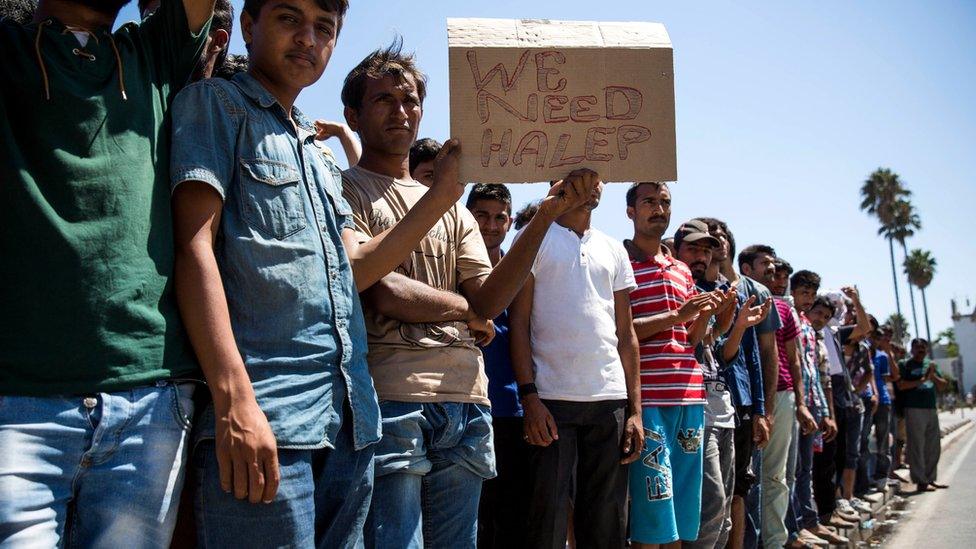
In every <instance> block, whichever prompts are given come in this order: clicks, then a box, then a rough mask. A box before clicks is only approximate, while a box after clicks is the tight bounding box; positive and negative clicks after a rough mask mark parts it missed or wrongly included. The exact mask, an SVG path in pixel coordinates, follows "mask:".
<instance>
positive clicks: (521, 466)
mask: <svg viewBox="0 0 976 549" xmlns="http://www.w3.org/2000/svg"><path fill="white" fill-rule="evenodd" d="M491 426H492V429H493V431H494V437H495V439H494V442H495V467H496V469H497V470H498V476H497V477H495V478H493V479H489V480H486V481H485V482H484V484H482V485H481V503H480V505H479V507H478V548H479V549H521V548H522V547H526V544H525V526H526V517H527V515H528V512H529V494H530V493H531V492H532V471H531V468H530V466H529V451H530V447H529V443H528V442H526V441H525V439H523V438H522V437H523V436H524V435H523V429H522V418H520V417H493V418H492V419H491Z"/></svg>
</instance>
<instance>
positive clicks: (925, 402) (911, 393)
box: [898, 358, 942, 409]
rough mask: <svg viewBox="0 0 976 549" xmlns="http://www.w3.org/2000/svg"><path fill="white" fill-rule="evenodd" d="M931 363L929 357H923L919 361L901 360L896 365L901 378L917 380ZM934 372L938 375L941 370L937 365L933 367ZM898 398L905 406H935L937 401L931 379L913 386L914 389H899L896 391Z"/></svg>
mask: <svg viewBox="0 0 976 549" xmlns="http://www.w3.org/2000/svg"><path fill="white" fill-rule="evenodd" d="M931 364H932V363H931V362H929V359H927V358H926V359H924V360H922V361H921V362H918V361H915V360H912V359H910V358H909V359H906V360H903V361H902V362H901V364H900V365H899V366H898V369H899V372H900V374H901V378H902V379H904V380H905V381H918V380H920V379H922V378H923V377H925V372H927V371H928V370H929V366H930V365H931ZM935 373H936V374H938V375H939V376H940V377H941V376H942V372H940V371H939V367H938V366H936V367H935ZM898 398H899V399H901V401H902V403H901V405H902V406H904V407H905V408H931V409H934V408H935V407H936V403H937V401H938V398H937V395H936V391H935V383H934V382H932V381H926V382H924V383H922V384H921V385H919V386H918V387H915V388H914V389H908V390H907V391H901V392H899V393H898Z"/></svg>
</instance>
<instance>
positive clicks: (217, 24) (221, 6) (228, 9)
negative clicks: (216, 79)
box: [210, 0, 234, 72]
mask: <svg viewBox="0 0 976 549" xmlns="http://www.w3.org/2000/svg"><path fill="white" fill-rule="evenodd" d="M215 30H223V31H226V32H227V38H230V37H231V35H232V34H233V32H234V6H233V5H231V3H230V0H217V1H216V2H215V3H214V12H213V19H212V20H211V21H210V32H211V33H213V31H215ZM229 49H230V40H228V41H227V45H226V46H225V47H224V49H222V50H220V53H218V54H217V59H216V60H215V61H214V67H219V66H221V65H223V64H224V61H225V60H226V59H227V50H229ZM214 72H216V69H214Z"/></svg>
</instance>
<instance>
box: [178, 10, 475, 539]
mask: <svg viewBox="0 0 976 549" xmlns="http://www.w3.org/2000/svg"><path fill="white" fill-rule="evenodd" d="M346 8H347V2H346V1H345V0H284V1H281V2H266V1H262V0H253V1H252V0H249V1H247V2H245V4H244V13H243V14H242V16H241V26H242V31H243V34H244V40H245V42H246V43H247V44H248V49H249V54H250V66H249V69H248V72H247V73H242V74H237V75H235V76H234V77H233V78H232V79H231V80H224V79H216V78H215V79H209V80H205V81H202V82H199V83H197V84H195V85H193V86H190V87H188V88H187V89H186V90H184V92H183V93H181V94H180V95H179V97H178V98H177V100H176V103H175V105H174V128H173V143H174V150H173V159H172V170H171V171H172V184H173V209H174V215H175V220H176V223H175V226H176V250H177V251H176V254H177V255H176V261H177V262H176V277H177V280H176V284H177V295H178V298H179V303H180V309H181V312H182V313H183V317H184V319H185V320H186V325H187V330H188V332H189V334H190V338H191V341H192V343H193V346H194V349H195V350H196V353H197V356H198V357H199V360H200V363H201V366H202V367H203V370H204V373H205V375H206V377H207V381H208V383H209V385H210V390H211V394H212V396H213V404H212V406H210V407H208V410H207V413H206V415H205V416H204V418H203V420H202V421H201V425H200V432H199V433H198V437H197V439H198V440H197V444H198V447H197V448H196V454H195V458H194V459H195V467H196V468H197V471H196V472H197V478H198V479H199V486H198V487H197V491H198V493H197V496H196V513H197V517H198V537H199V541H200V544H201V545H206V546H216V547H225V546H226V547H232V546H237V545H244V544H249V543H253V542H254V541H255V540H260V541H261V543H263V544H265V545H269V546H310V545H313V544H314V545H317V546H320V547H337V546H342V547H346V546H354V545H356V544H358V543H361V541H362V525H363V522H364V520H365V518H366V512H367V509H368V506H369V500H370V496H371V492H372V484H373V467H372V463H373V459H372V458H373V448H374V446H373V443H375V442H376V441H377V440H379V408H378V405H377V400H376V393H375V391H374V389H373V385H372V383H371V380H370V377H369V373H368V371H367V367H366V330H365V326H364V323H363V316H362V309H361V307H360V304H359V299H358V294H357V291H358V290H362V289H365V288H367V287H369V286H370V285H371V284H373V283H374V282H375V281H377V280H379V279H380V278H381V277H382V276H383V275H384V274H386V273H388V272H389V271H390V270H392V268H393V267H394V266H395V265H396V264H398V263H399V262H401V261H403V260H404V259H405V258H406V256H407V255H408V253H409V250H411V249H412V248H413V246H414V244H415V243H416V242H417V240H418V239H419V238H420V237H421V236H422V235H423V234H425V233H426V232H427V230H428V229H429V228H430V227H431V225H433V223H434V222H435V221H436V220H437V219H438V218H440V216H441V214H442V213H443V212H444V211H445V210H447V209H448V208H449V207H450V206H452V205H453V204H454V203H455V202H456V201H457V199H458V198H459V197H460V195H461V192H462V190H463V189H462V187H461V186H460V185H458V182H457V149H456V148H455V147H454V146H453V144H451V143H449V144H448V146H446V147H445V149H444V151H442V154H441V157H440V158H439V159H438V167H437V171H438V173H437V178H436V180H435V183H434V185H433V187H432V189H431V192H429V193H428V194H427V195H426V196H425V197H424V198H423V200H422V201H421V203H418V205H417V207H416V208H414V209H413V210H412V211H411V212H410V215H408V216H406V217H405V218H404V219H403V220H402V221H401V222H400V223H399V224H397V225H396V226H395V227H391V228H390V230H388V231H386V232H384V233H382V234H378V235H375V238H373V239H372V240H370V241H368V242H362V243H360V242H358V241H357V240H356V239H355V238H354V237H353V231H352V216H351V214H352V212H351V211H350V209H349V205H348V204H347V203H346V201H345V200H344V199H343V198H342V194H341V183H340V175H339V169H338V168H337V167H336V166H335V165H334V164H333V163H332V162H331V160H330V159H329V158H328V157H326V156H325V155H323V154H322V151H321V148H320V145H319V144H318V143H316V141H315V133H316V132H315V129H314V128H313V127H312V126H311V124H310V123H309V121H308V120H307V119H306V118H305V117H304V116H303V115H302V113H301V112H300V111H299V110H298V109H297V108H295V107H294V102H295V99H296V98H297V96H298V94H299V93H300V92H301V90H302V89H303V88H305V87H307V86H309V85H311V84H313V83H314V82H315V81H316V80H318V78H319V77H320V76H321V74H322V71H323V70H324V69H325V66H326V64H327V63H328V61H329V58H330V56H331V54H332V51H333V48H334V47H335V44H336V38H337V36H338V35H339V31H340V28H341V25H342V18H343V15H344V14H345V11H346Z"/></svg>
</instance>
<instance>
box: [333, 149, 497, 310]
mask: <svg viewBox="0 0 976 549" xmlns="http://www.w3.org/2000/svg"><path fill="white" fill-rule="evenodd" d="M460 152H461V147H460V145H459V144H458V142H457V141H456V140H454V139H448V140H447V142H446V143H444V146H443V147H441V150H440V152H439V153H438V154H437V158H435V159H434V183H433V185H431V187H430V190H429V191H427V192H426V193H425V194H424V196H423V197H421V198H420V200H419V201H417V203H416V204H414V206H413V207H412V208H410V211H408V212H407V215H405V216H403V219H401V220H400V221H399V222H398V223H397V224H396V225H394V226H393V227H391V228H389V229H387V230H385V231H383V232H382V233H380V234H378V235H376V236H374V237H373V238H371V239H369V240H367V241H366V242H362V243H360V242H359V239H358V238H357V237H356V233H355V231H353V230H352V229H350V228H347V229H344V230H343V231H342V243H343V245H344V246H345V248H346V254H347V255H348V256H349V261H350V263H352V272H353V278H354V279H355V281H356V289H357V290H358V291H360V292H362V291H363V290H365V289H366V288H369V287H370V286H372V285H373V284H375V283H376V282H377V281H378V280H379V279H381V278H383V277H384V276H386V275H387V274H389V273H390V272H391V271H392V270H393V269H395V268H396V266H397V265H399V264H400V263H402V262H403V260H405V259H406V258H407V257H408V256H409V255H410V254H411V253H413V250H414V248H415V247H416V245H417V242H418V241H420V239H421V238H422V237H423V236H424V235H425V234H427V231H429V230H430V228H431V227H432V226H433V225H434V223H436V222H437V221H438V220H439V219H440V218H441V216H442V215H444V212H446V211H447V210H449V209H450V208H451V207H452V206H453V205H454V204H455V203H456V202H457V201H458V199H460V198H461V195H462V194H463V192H464V187H463V186H462V185H459V184H458V158H459V156H460ZM498 312H499V313H500V312H501V311H500V310H499V311H498ZM495 316H498V315H497V313H496V314H495ZM485 318H494V316H491V317H488V316H485Z"/></svg>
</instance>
